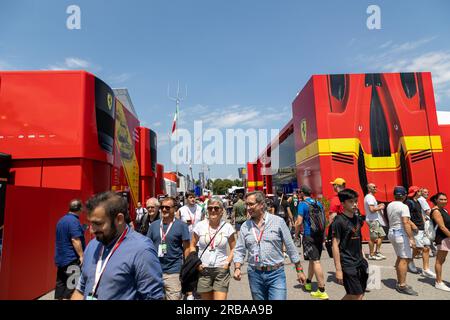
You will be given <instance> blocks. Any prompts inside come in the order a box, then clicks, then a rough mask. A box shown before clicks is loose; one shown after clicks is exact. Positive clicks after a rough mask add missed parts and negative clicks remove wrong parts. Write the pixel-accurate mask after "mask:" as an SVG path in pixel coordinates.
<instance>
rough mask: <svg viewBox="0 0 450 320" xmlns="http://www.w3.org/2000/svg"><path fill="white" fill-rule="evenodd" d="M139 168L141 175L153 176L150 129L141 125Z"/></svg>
mask: <svg viewBox="0 0 450 320" xmlns="http://www.w3.org/2000/svg"><path fill="white" fill-rule="evenodd" d="M138 129H139V145H140V148H139V151H140V154H139V157H138V159H139V169H140V175H141V176H153V172H152V167H151V164H152V161H151V156H150V129H147V128H144V127H139V128H138Z"/></svg>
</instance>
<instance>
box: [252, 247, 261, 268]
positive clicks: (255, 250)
mask: <svg viewBox="0 0 450 320" xmlns="http://www.w3.org/2000/svg"><path fill="white" fill-rule="evenodd" d="M259 251H260V250H259V246H258V245H255V246H254V247H253V255H254V256H255V263H257V264H258V263H259Z"/></svg>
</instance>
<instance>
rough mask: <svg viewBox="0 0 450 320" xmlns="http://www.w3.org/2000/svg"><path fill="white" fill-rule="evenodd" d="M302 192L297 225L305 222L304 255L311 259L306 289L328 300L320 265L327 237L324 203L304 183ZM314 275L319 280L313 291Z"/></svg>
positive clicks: (317, 296) (313, 294)
mask: <svg viewBox="0 0 450 320" xmlns="http://www.w3.org/2000/svg"><path fill="white" fill-rule="evenodd" d="M300 192H301V194H302V195H303V199H304V200H303V201H302V202H301V203H300V205H299V207H298V216H297V225H298V226H301V225H302V224H303V255H304V257H305V260H309V268H308V278H307V279H306V284H305V290H306V291H309V292H311V296H312V297H314V298H319V299H323V300H326V299H328V294H327V293H326V292H325V279H324V275H323V270H322V266H321V265H320V256H321V254H322V249H323V242H324V239H325V214H324V211H323V206H322V204H321V203H320V202H318V201H316V200H314V199H312V198H311V188H309V187H308V186H306V185H303V186H302V187H301V188H300ZM314 275H315V276H316V279H317V282H318V290H317V291H315V292H312V285H311V280H312V278H313V276H314Z"/></svg>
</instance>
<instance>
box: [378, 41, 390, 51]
mask: <svg viewBox="0 0 450 320" xmlns="http://www.w3.org/2000/svg"><path fill="white" fill-rule="evenodd" d="M391 44H392V40H390V41H388V42H385V43H383V44H382V45H381V46H380V49H386V48H387V47H389V46H390V45H391Z"/></svg>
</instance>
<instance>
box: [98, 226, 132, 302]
mask: <svg viewBox="0 0 450 320" xmlns="http://www.w3.org/2000/svg"><path fill="white" fill-rule="evenodd" d="M127 233H128V227H126V229H125V230H124V231H123V232H122V235H121V236H120V238H119V240H117V242H116V244H115V245H114V247H113V249H112V250H111V252H110V253H109V254H108V256H107V257H106V259H105V262H104V263H103V266H102V261H103V251H104V249H105V246H102V248H101V250H100V253H99V258H98V261H97V268H96V269H95V282H94V286H93V288H92V296H94V295H95V294H96V292H97V288H98V284H99V282H100V278H101V277H102V275H103V272H104V271H105V268H106V265H107V264H108V262H109V259H110V258H111V256H112V255H113V254H114V252H116V250H117V249H118V248H119V246H120V245H121V243H122V241H123V240H124V239H125V236H126V235H127Z"/></svg>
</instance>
